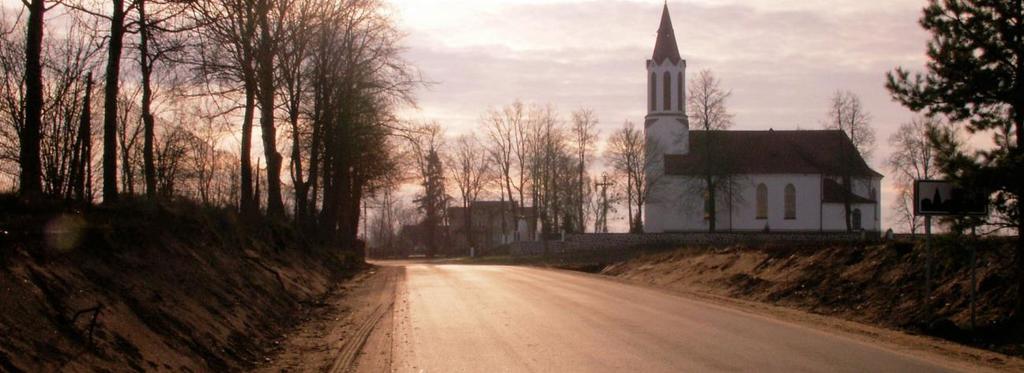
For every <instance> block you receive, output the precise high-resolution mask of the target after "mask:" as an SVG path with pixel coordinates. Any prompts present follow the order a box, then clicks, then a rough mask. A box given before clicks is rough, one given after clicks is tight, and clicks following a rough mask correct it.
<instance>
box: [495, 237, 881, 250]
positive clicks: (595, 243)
mask: <svg viewBox="0 0 1024 373" xmlns="http://www.w3.org/2000/svg"><path fill="white" fill-rule="evenodd" d="M878 238H879V237H878V233H877V232H862V233H821V232H808V233H706V232H694V233H650V234H631V233H586V234H567V235H565V238H564V239H561V240H551V241H547V243H546V245H547V248H548V249H547V252H548V253H550V254H561V253H571V252H580V251H605V250H622V249H632V248H641V247H643V248H649V247H669V246H684V245H699V246H729V245H737V244H748V245H764V244H816V243H823V244H826V243H850V242H873V241H877V240H878ZM544 246H545V242H540V241H520V242H514V243H512V244H509V254H511V255H540V254H543V253H544Z"/></svg>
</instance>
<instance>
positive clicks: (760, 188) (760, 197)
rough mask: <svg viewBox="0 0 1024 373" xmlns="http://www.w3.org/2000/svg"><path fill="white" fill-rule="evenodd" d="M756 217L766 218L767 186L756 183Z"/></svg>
mask: <svg viewBox="0 0 1024 373" xmlns="http://www.w3.org/2000/svg"><path fill="white" fill-rule="evenodd" d="M757 218H758V219H768V187H767V186H765V185H764V183H761V184H757Z"/></svg>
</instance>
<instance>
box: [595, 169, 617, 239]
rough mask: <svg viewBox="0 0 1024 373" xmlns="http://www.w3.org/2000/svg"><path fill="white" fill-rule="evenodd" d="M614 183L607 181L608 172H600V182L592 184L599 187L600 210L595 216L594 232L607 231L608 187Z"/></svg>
mask: <svg viewBox="0 0 1024 373" xmlns="http://www.w3.org/2000/svg"><path fill="white" fill-rule="evenodd" d="M613 184H614V183H612V182H610V181H608V173H607V172H605V173H602V174H601V182H600V183H595V184H594V185H595V186H596V187H598V188H601V212H600V213H599V214H598V217H597V222H596V224H597V226H596V227H594V231H595V232H599V233H608V187H609V186H611V185H613Z"/></svg>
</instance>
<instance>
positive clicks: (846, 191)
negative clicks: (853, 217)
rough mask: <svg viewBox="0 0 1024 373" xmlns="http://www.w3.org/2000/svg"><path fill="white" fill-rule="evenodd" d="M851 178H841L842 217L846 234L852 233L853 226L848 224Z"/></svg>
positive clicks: (851, 191)
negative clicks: (843, 217) (844, 218)
mask: <svg viewBox="0 0 1024 373" xmlns="http://www.w3.org/2000/svg"><path fill="white" fill-rule="evenodd" d="M852 182H853V178H852V177H850V176H848V175H847V176H843V188H842V191H843V216H845V217H846V232H853V225H852V224H851V222H850V197H851V194H852V193H853V185H850V184H851V183H852Z"/></svg>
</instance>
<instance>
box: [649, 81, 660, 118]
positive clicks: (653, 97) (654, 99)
mask: <svg viewBox="0 0 1024 373" xmlns="http://www.w3.org/2000/svg"><path fill="white" fill-rule="evenodd" d="M648 83H649V84H648V85H649V86H651V109H650V110H651V111H655V110H657V108H656V107H655V103H656V102H657V97H658V92H657V90H658V75H657V74H655V73H651V81H650V82H648Z"/></svg>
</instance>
